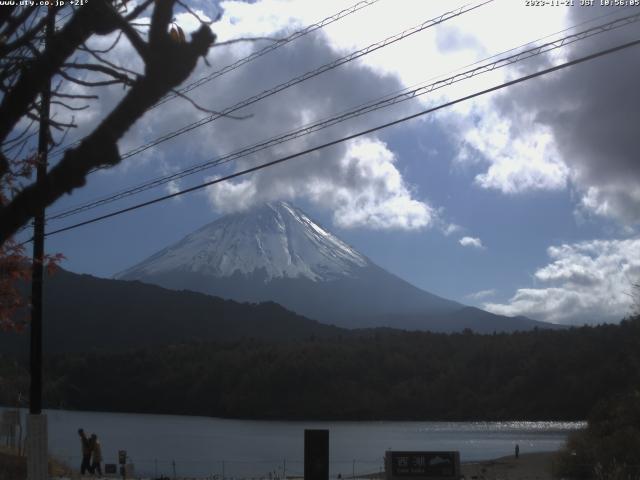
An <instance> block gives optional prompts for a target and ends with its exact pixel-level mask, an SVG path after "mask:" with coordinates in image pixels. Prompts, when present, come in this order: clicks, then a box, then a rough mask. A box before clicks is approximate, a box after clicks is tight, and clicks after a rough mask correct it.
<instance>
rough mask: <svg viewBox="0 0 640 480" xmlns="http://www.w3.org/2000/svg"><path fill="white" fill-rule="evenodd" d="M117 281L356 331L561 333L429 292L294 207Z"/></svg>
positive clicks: (193, 239) (241, 223)
mask: <svg viewBox="0 0 640 480" xmlns="http://www.w3.org/2000/svg"><path fill="white" fill-rule="evenodd" d="M116 278H117V279H120V280H138V281H141V282H144V283H151V284H156V285H159V286H162V287H165V288H169V289H174V290H191V291H196V292H201V293H206V294H210V295H214V296H218V297H222V298H227V299H232V300H236V301H245V302H263V301H273V302H276V303H279V304H281V305H283V306H284V307H286V308H288V309H289V310H293V311H294V312H296V313H299V314H301V315H304V316H306V317H308V318H311V319H315V320H319V321H321V322H323V323H329V324H334V325H338V326H342V327H347V328H367V327H381V326H385V327H394V328H404V329H418V330H432V331H447V332H451V331H461V330H463V329H464V328H471V329H473V330H474V331H477V332H493V331H514V330H529V329H532V328H534V327H540V328H544V327H552V325H550V324H546V323H543V322H537V321H534V320H530V319H528V318H524V317H515V318H509V317H503V316H499V315H493V314H491V313H488V312H485V311H482V310H479V309H476V308H472V307H466V306H464V305H462V304H459V303H457V302H454V301H451V300H447V299H444V298H441V297H438V296H437V295H433V294H431V293H428V292H426V291H424V290H421V289H419V288H417V287H415V286H413V285H411V284H410V283H408V282H406V281H404V280H402V279H400V278H398V277H397V276H395V275H393V274H391V273H389V272H387V271H386V270H384V269H382V268H381V267H379V266H377V265H376V264H374V263H373V262H372V261H371V260H370V259H368V258H367V257H365V256H364V255H362V254H361V253H359V252H358V251H356V250H355V249H354V248H352V247H351V246H349V245H347V244H346V243H345V242H343V241H342V240H340V239H338V238H337V237H336V236H335V235H333V234H331V233H330V232H328V231H327V230H326V229H324V228H322V227H320V226H319V225H318V224H317V223H315V222H314V221H313V220H311V219H310V218H309V217H308V216H307V215H306V214H305V213H303V212H302V211H301V210H299V209H298V208H295V207H293V206H291V205H289V204H288V203H285V202H277V203H269V204H264V205H262V206H259V207H255V208H253V209H250V210H248V211H244V212H241V213H236V214H232V215H227V216H225V217H222V218H220V219H218V220H216V221H214V222H212V223H210V224H208V225H205V226H204V227H202V228H200V229H199V230H197V231H195V232H193V233H191V234H190V235H187V236H186V237H185V238H183V239H182V240H181V241H179V242H178V243H176V244H175V245H172V246H169V247H167V248H165V249H163V250H161V251H159V252H157V253H156V254H154V255H152V256H151V257H149V258H147V259H146V260H144V261H142V262H141V263H139V264H137V265H135V266H133V267H131V268H129V269H127V270H125V271H123V272H121V273H119V274H117V275H116Z"/></svg>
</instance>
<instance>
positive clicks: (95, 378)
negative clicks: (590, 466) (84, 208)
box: [0, 317, 640, 420]
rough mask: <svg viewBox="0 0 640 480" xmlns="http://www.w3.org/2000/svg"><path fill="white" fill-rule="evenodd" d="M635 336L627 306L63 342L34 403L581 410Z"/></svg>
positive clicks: (12, 387) (567, 414) (422, 412)
mask: <svg viewBox="0 0 640 480" xmlns="http://www.w3.org/2000/svg"><path fill="white" fill-rule="evenodd" d="M638 345H640V317H635V318H630V319H627V320H624V321H622V322H621V323H620V324H619V325H600V326H594V327H580V328H570V329H566V330H534V331H530V332H517V333H512V334H493V335H478V334H474V333H473V332H471V331H469V330H467V331H465V332H464V333H460V334H435V333H429V332H407V331H399V330H391V329H374V330H366V331H359V332H356V333H355V334H352V335H348V336H343V335H339V336H335V337H333V338H316V337H313V336H311V337H309V338H307V339H306V340H304V341H290V342H286V341H285V342H269V341H265V340H256V339H251V338H246V339H242V340H237V341H232V342H219V343H212V342H202V343H176V344H173V345H166V346H161V347H157V346H156V347H147V348H141V349H133V350H128V351H125V352H114V353H103V352H92V353H67V354H60V355H55V356H50V357H49V358H48V359H47V361H46V363H45V365H46V367H45V392H44V402H45V404H46V405H47V406H48V407H50V408H65V409H80V410H96V411H116V412H140V413H167V414H183V415H204V416H216V417H230V418H255V419H258V418H260V419H303V418H304V419H366V420H371V419H407V420H409V419H412V420H506V419H508V420H584V419H586V418H588V415H589V412H591V411H592V409H593V408H594V407H595V406H596V405H597V404H598V402H600V401H602V400H603V399H606V398H610V397H612V396H614V395H622V394H625V393H627V392H628V391H630V390H631V389H632V387H633V386H637V385H640V349H638ZM27 373H28V371H27V366H26V364H23V363H21V361H19V360H16V359H14V358H9V357H4V358H2V360H0V377H1V379H2V380H1V381H0V403H2V404H5V405H9V404H15V402H16V400H17V393H18V392H21V393H22V396H23V397H24V392H27V391H28V388H27V387H28V376H27Z"/></svg>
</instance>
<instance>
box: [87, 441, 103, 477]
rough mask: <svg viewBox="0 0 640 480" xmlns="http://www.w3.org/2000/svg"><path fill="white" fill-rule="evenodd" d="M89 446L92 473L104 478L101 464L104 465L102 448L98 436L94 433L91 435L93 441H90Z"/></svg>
mask: <svg viewBox="0 0 640 480" xmlns="http://www.w3.org/2000/svg"><path fill="white" fill-rule="evenodd" d="M89 446H90V448H91V470H90V472H91V473H96V472H97V473H98V475H100V476H102V467H101V466H100V464H101V463H102V446H101V445H100V442H99V441H98V436H97V435H96V434H95V433H93V434H92V435H91V439H90V440H89Z"/></svg>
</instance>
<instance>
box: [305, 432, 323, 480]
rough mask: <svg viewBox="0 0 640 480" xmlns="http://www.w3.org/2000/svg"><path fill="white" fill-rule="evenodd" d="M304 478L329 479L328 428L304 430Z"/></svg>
mask: <svg viewBox="0 0 640 480" xmlns="http://www.w3.org/2000/svg"><path fill="white" fill-rule="evenodd" d="M304 480H329V430H305V431H304Z"/></svg>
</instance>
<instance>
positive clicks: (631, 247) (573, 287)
mask: <svg viewBox="0 0 640 480" xmlns="http://www.w3.org/2000/svg"><path fill="white" fill-rule="evenodd" d="M547 253H548V255H549V257H550V258H551V259H552V260H553V261H552V263H550V264H548V265H546V266H545V267H543V268H540V269H539V270H537V271H536V272H535V275H534V278H535V279H536V280H537V281H540V282H543V283H544V284H547V285H549V286H548V287H542V288H521V289H518V291H517V292H516V293H515V295H514V296H513V297H512V298H511V299H510V300H509V302H507V303H504V304H498V303H486V304H484V306H483V308H485V309H487V310H489V311H491V312H494V313H497V314H501V315H525V316H530V317H532V318H535V319H539V320H544V321H549V322H554V323H565V324H584V323H600V322H616V321H619V320H621V319H622V318H623V317H625V316H626V315H628V314H630V313H631V307H632V303H633V300H632V296H631V294H632V283H634V282H637V281H638V278H639V277H640V238H635V239H628V240H593V241H588V242H580V243H575V244H564V245H561V246H553V247H550V248H549V249H548V252H547Z"/></svg>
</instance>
